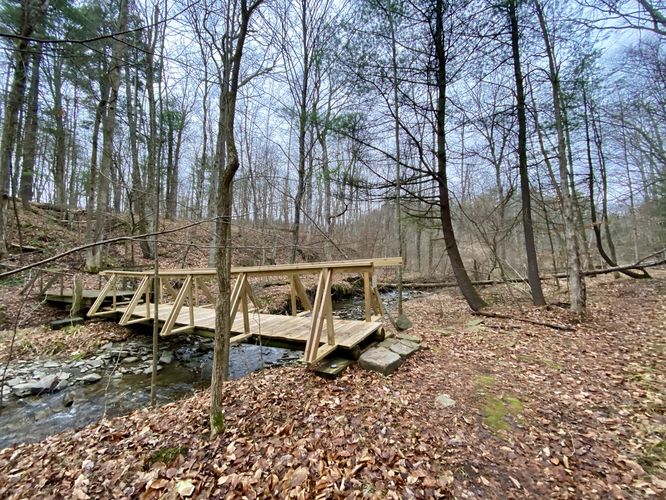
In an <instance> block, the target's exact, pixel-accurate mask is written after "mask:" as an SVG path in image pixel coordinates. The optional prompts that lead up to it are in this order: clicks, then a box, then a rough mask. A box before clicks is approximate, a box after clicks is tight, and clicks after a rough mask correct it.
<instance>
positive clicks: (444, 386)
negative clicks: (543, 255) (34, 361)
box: [0, 273, 666, 498]
mask: <svg viewBox="0 0 666 500" xmlns="http://www.w3.org/2000/svg"><path fill="white" fill-rule="evenodd" d="M655 274H656V275H658V276H659V277H657V278H655V279H653V280H643V281H632V280H629V279H624V278H622V279H619V280H613V279H612V277H610V276H607V277H600V278H596V279H593V280H589V281H588V284H589V314H588V317H587V318H586V319H585V320H584V321H582V322H577V321H576V320H575V318H573V317H571V315H570V314H569V313H568V312H567V311H566V310H565V309H562V308H560V307H558V306H550V307H546V308H534V307H532V306H529V305H528V303H527V302H526V300H525V291H524V290H523V289H522V287H519V286H515V287H511V288H506V287H494V288H492V289H488V288H486V289H483V290H482V292H483V294H484V297H485V298H486V299H487V300H488V301H489V302H490V303H491V308H490V310H491V311H493V312H496V313H499V314H507V315H512V316H515V317H520V318H529V319H532V320H535V321H540V322H547V323H552V324H554V325H559V326H562V327H564V328H571V330H566V329H555V328H551V327H547V326H539V325H535V324H531V323H526V322H524V321H517V320H511V319H498V318H487V317H479V316H473V315H471V314H470V312H469V309H468V308H467V307H466V305H465V304H464V302H463V301H462V300H461V298H460V297H459V296H457V295H456V294H454V293H453V292H442V293H437V294H433V295H430V296H428V297H425V298H421V299H418V300H413V301H409V302H407V303H406V304H405V307H406V313H407V315H408V316H409V317H410V318H411V319H412V321H413V322H414V328H413V329H412V330H411V331H410V332H409V333H410V334H413V335H418V336H420V337H421V338H422V339H423V342H424V344H426V348H425V349H422V350H421V351H419V352H418V353H417V354H415V355H414V356H413V357H411V358H410V359H408V360H407V362H406V363H405V364H404V365H403V366H402V367H401V368H400V369H399V370H398V371H397V372H396V373H395V374H394V375H392V376H390V377H383V376H381V375H378V374H375V373H370V372H365V371H362V370H361V369H359V368H356V367H353V368H350V369H348V370H347V371H346V372H344V374H343V375H342V376H341V377H339V378H338V379H335V380H324V379H322V378H319V377H317V376H315V375H314V374H312V373H310V372H308V371H307V370H305V369H304V368H303V367H300V366H294V367H282V368H275V369H267V370H264V371H261V372H258V373H255V374H252V375H250V376H247V377H245V378H243V379H241V380H237V381H233V382H230V383H228V384H227V385H226V388H225V422H226V431H225V433H224V434H223V435H222V436H221V437H217V438H215V439H213V440H210V439H209V436H208V413H207V411H208V405H209V396H208V395H207V394H206V393H199V394H196V395H194V396H193V397H191V398H189V399H186V400H182V401H179V402H176V403H172V404H169V405H166V406H164V407H162V408H159V409H157V410H151V409H145V410H142V411H138V412H135V413H133V414H131V415H129V416H126V417H119V418H115V419H112V420H106V421H103V422H101V423H99V424H98V425H93V426H89V427H86V428H84V429H81V430H79V431H71V432H67V433H64V434H61V435H56V436H53V437H51V438H48V439H47V440H45V441H43V442H40V443H34V444H27V445H18V446H14V447H11V448H7V449H5V450H2V451H0V497H2V498H31V497H36V496H55V497H66V498H106V497H119V498H121V497H125V498H158V497H162V498H180V497H191V498H208V497H211V498H223V497H226V498H240V497H243V496H244V497H247V498H255V497H278V498H286V497H294V498H331V497H336V498H337V497H340V498H341V497H352V498H353V497H369V498H412V497H417V498H448V497H457V498H519V497H522V498H535V497H541V498H543V497H557V498H642V497H654V498H659V497H661V498H663V495H664V491H665V489H666V419H665V415H664V410H665V409H666V405H665V402H664V397H665V394H666V391H665V390H664V389H665V388H666V370H665V369H664V368H665V367H666V362H665V361H666V352H665V346H666V341H665V338H664V335H665V332H666V302H665V301H664V297H665V296H666V273H661V274H659V273H655ZM546 292H547V295H548V298H549V302H550V303H559V302H562V301H565V300H566V294H565V293H564V292H563V291H561V290H559V291H558V290H557V289H555V287H554V285H553V284H550V285H549V286H548V287H547V289H546ZM443 395H446V397H447V398H449V399H452V400H453V401H454V402H455V404H454V405H453V406H444V405H442V404H440V403H439V402H437V398H438V396H439V397H440V399H443V398H444V396H443ZM449 403H450V401H449Z"/></svg>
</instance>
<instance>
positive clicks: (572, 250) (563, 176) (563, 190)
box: [535, 2, 586, 315]
mask: <svg viewBox="0 0 666 500" xmlns="http://www.w3.org/2000/svg"><path fill="white" fill-rule="evenodd" d="M535 7H536V12H537V16H538V18H539V24H540V26H541V31H542V34H543V40H544V44H545V46H546V56H547V58H548V66H549V70H550V72H549V78H550V83H551V90H552V95H553V108H554V112H555V129H556V131H557V145H558V148H557V149H558V151H557V158H558V162H559V167H560V196H561V202H562V211H563V219H564V235H565V239H566V248H567V273H568V276H569V281H568V284H569V300H570V302H571V310H572V311H573V312H574V313H576V314H579V315H583V314H585V302H586V293H585V278H584V275H583V271H582V268H581V263H580V250H579V242H578V235H577V233H576V220H575V213H574V210H575V207H574V201H573V199H572V195H571V189H570V185H569V170H568V166H567V151H566V141H565V137H564V123H563V122H562V109H561V103H560V95H561V94H560V79H559V74H558V70H557V65H556V63H555V54H554V53H553V49H552V46H551V44H550V37H549V34H548V27H547V25H546V19H545V16H544V14H543V10H542V8H541V5H540V4H539V2H535Z"/></svg>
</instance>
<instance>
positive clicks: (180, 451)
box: [148, 446, 189, 465]
mask: <svg viewBox="0 0 666 500" xmlns="http://www.w3.org/2000/svg"><path fill="white" fill-rule="evenodd" d="M188 452H189V449H188V448H187V446H174V447H165V448H160V449H159V450H157V451H156V452H155V453H153V454H152V455H151V456H150V458H149V459H148V464H149V465H153V464H156V463H157V462H162V463H165V464H167V465H169V464H170V463H171V462H173V461H174V460H176V458H178V455H183V456H184V457H186V456H187V454H188Z"/></svg>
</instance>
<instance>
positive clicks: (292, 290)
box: [289, 274, 298, 316]
mask: <svg viewBox="0 0 666 500" xmlns="http://www.w3.org/2000/svg"><path fill="white" fill-rule="evenodd" d="M294 278H295V276H294V275H293V274H290V275H289V296H290V297H291V315H292V316H296V315H297V314H298V310H297V309H296V282H295V280H294Z"/></svg>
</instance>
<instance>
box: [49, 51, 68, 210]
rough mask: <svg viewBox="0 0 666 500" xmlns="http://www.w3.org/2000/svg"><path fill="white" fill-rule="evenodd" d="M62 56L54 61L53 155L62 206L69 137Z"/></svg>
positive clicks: (54, 179)
mask: <svg viewBox="0 0 666 500" xmlns="http://www.w3.org/2000/svg"><path fill="white" fill-rule="evenodd" d="M62 65H63V60H62V58H58V59H56V60H55V61H53V77H52V82H51V83H52V86H53V120H54V121H55V145H54V147H55V150H54V155H53V183H54V188H55V204H56V205H57V206H59V207H61V208H63V209H64V208H65V206H66V205H67V195H66V193H67V188H66V184H65V162H66V156H67V155H66V152H67V137H66V132H65V110H64V108H63V103H62V83H63V82H62Z"/></svg>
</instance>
